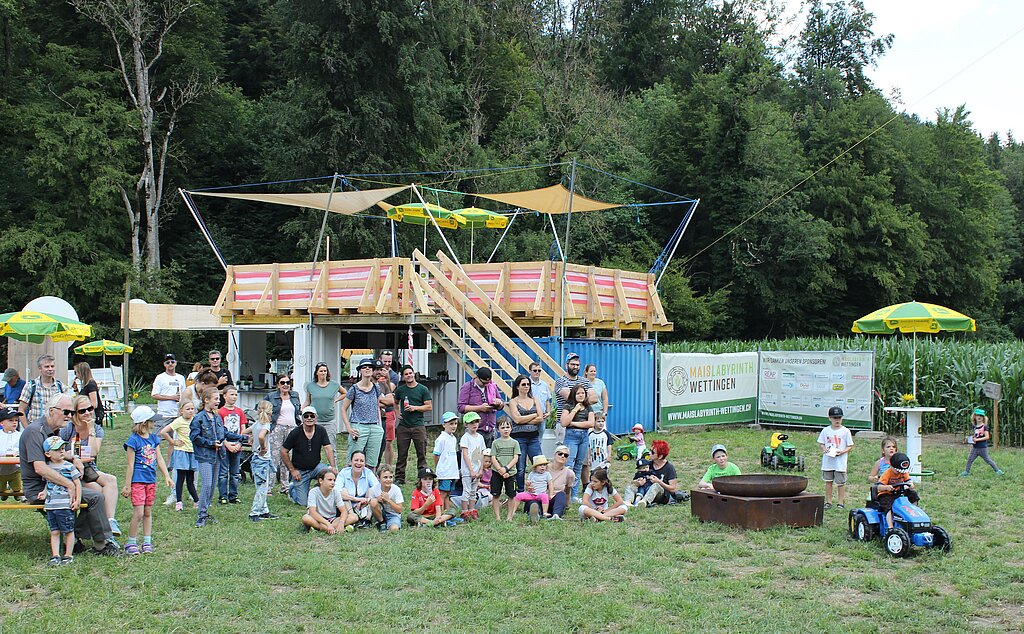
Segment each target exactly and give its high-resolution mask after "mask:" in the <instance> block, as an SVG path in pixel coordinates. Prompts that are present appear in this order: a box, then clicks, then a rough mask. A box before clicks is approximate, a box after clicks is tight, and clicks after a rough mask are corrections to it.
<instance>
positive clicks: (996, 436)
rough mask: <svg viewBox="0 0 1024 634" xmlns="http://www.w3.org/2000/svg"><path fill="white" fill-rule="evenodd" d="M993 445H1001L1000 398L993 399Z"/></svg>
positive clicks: (996, 446)
mask: <svg viewBox="0 0 1024 634" xmlns="http://www.w3.org/2000/svg"><path fill="white" fill-rule="evenodd" d="M992 447H994V448H998V447H999V399H997V398H996V399H992Z"/></svg>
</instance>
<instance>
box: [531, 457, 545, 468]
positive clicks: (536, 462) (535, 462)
mask: <svg viewBox="0 0 1024 634" xmlns="http://www.w3.org/2000/svg"><path fill="white" fill-rule="evenodd" d="M547 463H548V459H547V456H545V455H544V454H540V455H539V456H534V457H533V466H535V467H536V466H537V465H540V464H547Z"/></svg>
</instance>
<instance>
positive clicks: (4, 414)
mask: <svg viewBox="0 0 1024 634" xmlns="http://www.w3.org/2000/svg"><path fill="white" fill-rule="evenodd" d="M20 416H21V414H19V413H18V410H16V409H14V408H13V407H4V408H2V409H0V420H7V419H8V418H19V417H20Z"/></svg>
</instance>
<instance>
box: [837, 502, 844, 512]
mask: <svg viewBox="0 0 1024 634" xmlns="http://www.w3.org/2000/svg"><path fill="white" fill-rule="evenodd" d="M836 508H837V509H839V510H840V511H844V510H846V505H845V504H843V503H842V502H840V503H839V504H836Z"/></svg>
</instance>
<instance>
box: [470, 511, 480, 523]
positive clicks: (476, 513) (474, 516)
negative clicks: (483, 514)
mask: <svg viewBox="0 0 1024 634" xmlns="http://www.w3.org/2000/svg"><path fill="white" fill-rule="evenodd" d="M469 514H470V515H471V516H472V517H473V519H474V520H478V519H480V513H479V512H477V510H476V509H473V510H471V511H470V512H469Z"/></svg>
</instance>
